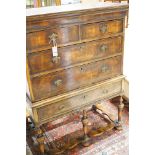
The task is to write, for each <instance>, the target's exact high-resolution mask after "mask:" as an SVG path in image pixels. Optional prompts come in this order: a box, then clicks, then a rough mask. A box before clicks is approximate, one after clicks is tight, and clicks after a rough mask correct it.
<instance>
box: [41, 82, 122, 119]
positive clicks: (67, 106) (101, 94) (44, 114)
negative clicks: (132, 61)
mask: <svg viewBox="0 0 155 155" xmlns="http://www.w3.org/2000/svg"><path fill="white" fill-rule="evenodd" d="M121 85H122V83H121V81H117V82H113V83H111V84H106V85H102V86H100V87H98V88H95V89H93V90H91V91H88V92H85V93H83V94H80V95H77V96H74V97H71V98H68V99H65V100H63V101H59V102H55V103H51V104H49V105H47V106H44V107H41V108H38V118H39V121H45V120H47V119H49V118H51V117H56V116H60V115H63V114H66V113H68V112H69V111H71V110H74V109H80V108H81V107H82V106H85V105H87V104H89V103H91V102H95V101H97V100H100V99H103V98H106V97H108V96H111V95H114V94H117V93H120V92H121V88H122V87H121Z"/></svg>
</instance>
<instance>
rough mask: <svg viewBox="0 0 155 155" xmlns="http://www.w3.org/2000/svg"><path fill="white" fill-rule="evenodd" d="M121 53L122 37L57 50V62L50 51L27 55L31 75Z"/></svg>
mask: <svg viewBox="0 0 155 155" xmlns="http://www.w3.org/2000/svg"><path fill="white" fill-rule="evenodd" d="M121 51H122V37H121V36H119V37H114V38H107V39H102V40H97V41H91V42H87V43H83V44H78V45H72V46H67V47H63V48H58V56H59V57H60V59H58V62H55V61H54V57H53V55H52V51H51V50H45V51H42V52H36V53H31V54H28V62H29V68H30V72H31V74H35V73H39V72H43V71H47V70H51V69H57V68H62V67H66V66H69V65H74V64H77V63H81V62H85V61H89V60H93V59H96V58H102V57H103V58H104V57H107V56H110V55H113V54H117V53H119V52H121Z"/></svg>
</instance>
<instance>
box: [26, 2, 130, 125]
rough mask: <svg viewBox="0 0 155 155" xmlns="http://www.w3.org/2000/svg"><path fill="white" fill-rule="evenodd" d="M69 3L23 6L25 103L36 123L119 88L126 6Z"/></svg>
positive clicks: (94, 101) (121, 74) (110, 93)
mask: <svg viewBox="0 0 155 155" xmlns="http://www.w3.org/2000/svg"><path fill="white" fill-rule="evenodd" d="M74 6H75V7H73V5H69V6H53V7H45V8H35V9H28V10H27V17H26V20H27V21H26V24H27V34H26V45H27V46H26V51H27V52H26V55H27V99H28V100H27V102H28V109H29V111H30V113H31V115H32V117H33V119H34V121H35V123H36V124H37V125H41V124H43V123H46V122H48V121H50V120H53V119H56V118H58V117H60V116H62V115H65V114H67V113H69V112H71V111H74V110H78V109H82V108H84V107H86V106H89V105H92V104H94V103H96V102H97V101H100V100H102V99H108V98H112V97H115V96H118V95H120V94H121V93H122V92H123V82H124V76H123V73H122V71H123V47H124V20H125V15H126V12H127V10H128V5H127V4H121V3H120V4H119V3H113V4H112V3H95V4H87V5H86V4H77V5H74ZM51 37H53V39H54V41H55V43H56V45H57V49H58V56H53V54H52V46H53V44H52V43H51V40H50V39H51ZM54 37H55V38H54Z"/></svg>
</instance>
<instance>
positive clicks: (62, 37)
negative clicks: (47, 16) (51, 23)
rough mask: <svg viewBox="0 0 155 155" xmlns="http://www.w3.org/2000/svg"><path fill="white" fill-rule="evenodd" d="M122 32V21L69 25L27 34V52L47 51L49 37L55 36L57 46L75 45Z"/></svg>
mask: <svg viewBox="0 0 155 155" xmlns="http://www.w3.org/2000/svg"><path fill="white" fill-rule="evenodd" d="M121 32H123V20H113V21H106V22H98V23H91V24H81V25H71V26H66V27H58V28H51V29H45V30H42V31H37V32H32V33H27V35H26V36H27V52H28V53H31V52H34V51H38V50H40V51H41V50H43V49H49V48H51V46H50V45H49V36H51V35H52V34H54V35H56V36H57V37H56V41H57V45H58V46H63V45H68V44H75V43H78V42H81V41H86V40H94V39H100V38H103V37H104V36H106V35H107V36H109V35H112V34H116V33H121Z"/></svg>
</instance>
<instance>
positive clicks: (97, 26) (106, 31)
mask: <svg viewBox="0 0 155 155" xmlns="http://www.w3.org/2000/svg"><path fill="white" fill-rule="evenodd" d="M80 30H81V39H82V40H86V39H96V38H102V37H103V35H110V34H115V33H120V32H123V20H113V21H107V22H100V23H93V24H85V25H81V28H80Z"/></svg>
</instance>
